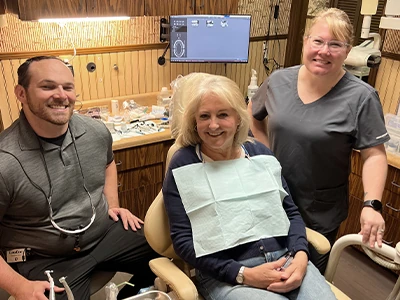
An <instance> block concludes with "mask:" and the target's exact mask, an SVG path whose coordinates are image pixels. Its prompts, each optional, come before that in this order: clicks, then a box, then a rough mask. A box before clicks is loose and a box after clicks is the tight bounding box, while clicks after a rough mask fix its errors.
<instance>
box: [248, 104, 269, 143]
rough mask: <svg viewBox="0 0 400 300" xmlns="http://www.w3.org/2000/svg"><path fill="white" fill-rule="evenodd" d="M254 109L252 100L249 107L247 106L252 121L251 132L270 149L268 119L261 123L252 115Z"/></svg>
mask: <svg viewBox="0 0 400 300" xmlns="http://www.w3.org/2000/svg"><path fill="white" fill-rule="evenodd" d="M252 107H253V104H252V102H251V100H250V101H249V105H248V106H247V111H248V113H249V115H250V120H251V122H250V129H251V132H252V133H253V135H254V137H255V138H256V139H257V140H258V141H259V142H261V143H263V144H264V145H265V146H267V147H268V148H269V141H268V135H267V123H266V119H264V120H262V121H259V120H257V119H256V118H254V117H253V113H252Z"/></svg>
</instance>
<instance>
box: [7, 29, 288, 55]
mask: <svg viewBox="0 0 400 300" xmlns="http://www.w3.org/2000/svg"><path fill="white" fill-rule="evenodd" d="M287 38H288V35H287V34H281V35H273V36H268V37H267V36H257V37H251V38H250V42H258V41H268V40H286V39H287ZM165 47H167V43H157V44H143V45H127V46H114V47H97V48H78V49H76V55H85V54H86V55H87V54H102V53H117V52H129V51H140V50H156V49H165ZM72 52H73V50H72V49H63V50H51V51H31V52H5V53H4V52H3V53H0V60H9V59H21V58H30V57H34V56H39V55H53V56H62V55H71V53H72Z"/></svg>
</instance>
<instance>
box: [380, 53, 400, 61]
mask: <svg viewBox="0 0 400 300" xmlns="http://www.w3.org/2000/svg"><path fill="white" fill-rule="evenodd" d="M382 57H385V58H390V59H393V60H400V53H390V52H382Z"/></svg>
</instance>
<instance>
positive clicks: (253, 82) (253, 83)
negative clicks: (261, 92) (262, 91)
mask: <svg viewBox="0 0 400 300" xmlns="http://www.w3.org/2000/svg"><path fill="white" fill-rule="evenodd" d="M257 90H258V85H257V72H256V70H254V69H251V78H250V84H249V86H248V87H247V98H248V99H249V100H251V98H252V97H253V96H254V94H255V93H256V92H257Z"/></svg>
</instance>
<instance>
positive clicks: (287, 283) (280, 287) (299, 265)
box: [268, 251, 308, 293]
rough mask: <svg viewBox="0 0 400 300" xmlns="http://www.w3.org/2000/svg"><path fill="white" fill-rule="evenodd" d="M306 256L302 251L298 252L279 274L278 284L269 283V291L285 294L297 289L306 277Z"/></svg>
mask: <svg viewBox="0 0 400 300" xmlns="http://www.w3.org/2000/svg"><path fill="white" fill-rule="evenodd" d="M307 264H308V256H307V254H306V253H305V252H304V251H299V252H297V253H296V255H295V256H294V258H293V260H292V263H291V264H290V265H289V266H288V267H287V268H286V269H284V270H283V271H282V272H281V278H280V281H279V282H275V283H271V284H270V286H269V287H268V290H269V291H272V292H276V293H286V292H289V291H292V290H294V289H296V288H298V287H299V286H300V285H301V282H302V281H303V278H304V276H305V275H306V271H307Z"/></svg>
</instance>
